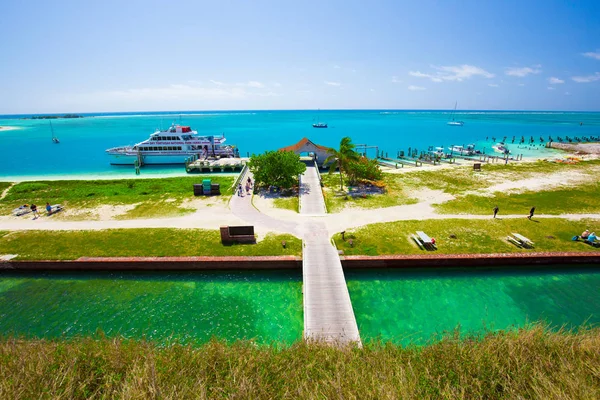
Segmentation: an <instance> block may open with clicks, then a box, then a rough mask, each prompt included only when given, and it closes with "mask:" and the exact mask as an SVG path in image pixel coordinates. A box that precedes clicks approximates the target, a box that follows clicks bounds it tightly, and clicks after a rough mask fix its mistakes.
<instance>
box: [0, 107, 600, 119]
mask: <svg viewBox="0 0 600 400" xmlns="http://www.w3.org/2000/svg"><path fill="white" fill-rule="evenodd" d="M289 111H402V112H427V111H440V112H442V111H454V112H456V113H463V112H473V111H476V112H507V113H510V112H545V113H597V112H600V110H594V111H589V110H587V111H585V110H543V109H539V110H536V109H521V110H519V109H462V110H454V109H451V108H315V109H312V108H297V109H295V108H289V109H228V110H145V111H142V110H132V111H84V112H73V111H69V112H49V113H44V112H41V113H14V114H0V118H2V117H10V116H37V115H48V116H55V115H56V116H60V115H66V114H74V115H84V114H92V115H94V114H108V115H112V114H133V113H174V114H177V113H227V112H289Z"/></svg>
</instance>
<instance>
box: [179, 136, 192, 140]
mask: <svg viewBox="0 0 600 400" xmlns="http://www.w3.org/2000/svg"><path fill="white" fill-rule="evenodd" d="M181 138H182V139H183V140H190V139H191V138H192V137H191V136H190V135H181Z"/></svg>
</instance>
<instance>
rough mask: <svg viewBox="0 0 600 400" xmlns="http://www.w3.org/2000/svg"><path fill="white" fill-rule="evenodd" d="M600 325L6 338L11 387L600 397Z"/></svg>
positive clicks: (16, 394) (31, 394)
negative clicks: (386, 340)
mask: <svg viewBox="0 0 600 400" xmlns="http://www.w3.org/2000/svg"><path fill="white" fill-rule="evenodd" d="M599 348H600V329H598V328H582V329H580V330H579V331H577V332H575V331H566V330H560V331H558V332H552V331H550V330H548V329H546V328H545V327H543V326H540V325H536V326H532V327H529V328H527V329H520V330H514V331H502V332H495V333H488V334H487V335H486V336H485V337H483V338H467V339H459V336H458V335H450V336H448V337H446V338H445V339H443V340H441V341H439V342H436V343H432V344H430V345H428V346H423V347H416V346H409V347H405V348H403V347H400V346H395V345H392V344H382V343H370V344H366V345H365V346H364V347H363V348H362V349H359V348H356V347H342V348H336V347H331V346H327V345H324V344H320V343H306V342H299V343H297V344H295V345H292V346H290V347H281V346H277V345H273V346H256V345H255V344H253V343H251V342H237V343H234V344H226V343H224V342H218V341H212V342H209V343H207V344H204V345H198V346H194V345H185V346H183V345H179V344H174V345H170V346H161V345H158V344H155V343H151V342H146V341H136V340H125V339H119V338H106V337H99V338H80V339H73V340H50V341H49V340H41V339H19V338H4V339H2V340H1V341H0V398H3V399H8V398H56V399H74V398H139V399H153V398H177V399H181V398H269V399H270V398H290V399H292V398H293V399H297V398H303V399H304V398H309V399H310V398H322V399H324V398H361V399H364V398H419V399H426V398H465V399H475V398H485V399H500V398H544V399H546V398H569V399H579V398H580V399H584V398H585V399H591V398H600V351H598V349H599Z"/></svg>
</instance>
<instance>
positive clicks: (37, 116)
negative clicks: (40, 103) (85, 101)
mask: <svg viewBox="0 0 600 400" xmlns="http://www.w3.org/2000/svg"><path fill="white" fill-rule="evenodd" d="M59 118H84V117H83V115H77V114H64V115H34V116H32V117H31V118H23V119H59Z"/></svg>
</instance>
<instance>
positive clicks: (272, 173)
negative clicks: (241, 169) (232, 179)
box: [248, 151, 306, 189]
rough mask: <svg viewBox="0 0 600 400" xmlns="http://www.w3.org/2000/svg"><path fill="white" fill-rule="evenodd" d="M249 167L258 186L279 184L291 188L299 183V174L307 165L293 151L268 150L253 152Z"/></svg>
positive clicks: (281, 186)
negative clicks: (262, 152) (259, 152)
mask: <svg viewBox="0 0 600 400" xmlns="http://www.w3.org/2000/svg"><path fill="white" fill-rule="evenodd" d="M248 168H250V171H252V173H253V174H254V183H255V185H258V186H271V185H273V186H279V187H280V188H283V189H289V188H291V187H292V186H294V185H297V184H298V175H300V174H302V173H303V172H304V171H306V165H304V163H302V162H300V156H299V155H297V154H295V153H294V152H293V151H266V152H265V153H264V154H259V155H255V154H253V155H252V157H251V158H250V162H248Z"/></svg>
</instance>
